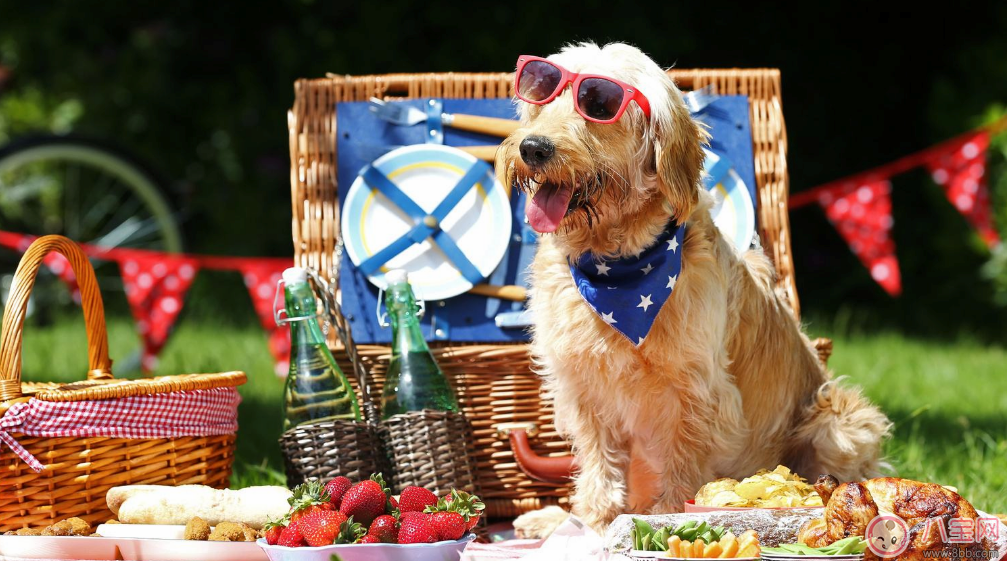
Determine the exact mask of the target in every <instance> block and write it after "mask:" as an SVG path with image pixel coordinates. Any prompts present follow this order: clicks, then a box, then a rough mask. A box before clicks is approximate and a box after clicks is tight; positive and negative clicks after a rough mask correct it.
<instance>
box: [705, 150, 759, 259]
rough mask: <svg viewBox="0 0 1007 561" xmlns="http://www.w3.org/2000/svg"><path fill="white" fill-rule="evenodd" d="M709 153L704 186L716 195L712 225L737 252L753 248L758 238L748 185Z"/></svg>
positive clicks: (725, 164) (720, 160)
mask: <svg viewBox="0 0 1007 561" xmlns="http://www.w3.org/2000/svg"><path fill="white" fill-rule="evenodd" d="M704 152H706V162H705V164H704V166H703V167H704V173H703V184H704V185H705V186H706V189H707V190H708V191H710V193H711V194H712V195H713V199H714V205H713V208H712V209H710V214H711V215H712V216H713V223H714V224H716V225H717V228H719V229H720V231H721V232H722V233H723V234H724V237H725V238H727V239H728V240H731V241H732V242H733V243H734V246H735V247H737V248H738V251H745V250H747V249H748V248H749V247H751V245H752V238H753V237H754V236H755V204H754V203H753V202H752V195H751V193H749V191H748V187H747V186H746V185H745V182H744V181H743V180H742V179H741V176H740V175H738V172H736V171H734V168H733V167H731V165H730V162H728V161H727V160H726V159H724V158H722V157H720V156H718V155H717V154H715V153H713V152H711V151H710V150H704Z"/></svg>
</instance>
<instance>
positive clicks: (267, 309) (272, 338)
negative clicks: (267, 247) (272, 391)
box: [240, 260, 292, 376]
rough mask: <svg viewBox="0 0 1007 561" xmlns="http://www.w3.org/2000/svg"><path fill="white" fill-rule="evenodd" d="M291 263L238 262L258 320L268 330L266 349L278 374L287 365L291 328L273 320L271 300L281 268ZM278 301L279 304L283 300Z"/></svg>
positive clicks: (273, 298)
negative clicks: (270, 354) (242, 263)
mask: <svg viewBox="0 0 1007 561" xmlns="http://www.w3.org/2000/svg"><path fill="white" fill-rule="evenodd" d="M291 264H292V263H291V262H286V263H283V262H276V261H275V260H274V261H263V262H249V263H247V264H244V265H241V269H240V270H241V275H242V277H243V278H244V280H245V286H246V287H247V288H248V294H249V296H251V297H252V304H253V305H254V306H255V313H256V314H258V316H259V323H261V324H262V328H263V329H265V330H266V333H268V334H269V352H270V353H272V355H273V359H274V361H275V362H274V363H273V369H274V371H275V372H276V374H277V375H278V376H280V375H282V376H286V374H287V371H288V370H289V369H290V328H289V327H287V326H286V325H277V324H276V320H275V319H274V317H273V303H274V300H275V298H276V292H277V286H278V284H279V282H280V277H281V276H282V274H283V270H284V269H286V268H287V267H289V266H291ZM279 305H280V306H282V305H283V303H282V302H281V303H280V304H279Z"/></svg>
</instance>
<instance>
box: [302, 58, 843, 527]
mask: <svg viewBox="0 0 1007 561" xmlns="http://www.w3.org/2000/svg"><path fill="white" fill-rule="evenodd" d="M669 74H670V75H671V76H672V77H673V78H674V79H675V81H676V82H677V83H678V85H679V87H680V88H682V89H683V90H691V89H698V88H701V87H704V86H713V87H714V88H715V90H716V92H717V93H719V94H722V95H746V96H748V99H749V107H750V117H751V124H752V136H753V138H752V141H753V152H754V155H755V176H756V184H757V190H758V191H757V198H758V207H759V208H758V217H759V230H760V235H761V239H762V244H763V246H764V247H765V249H766V253H767V254H768V255H769V257H770V258H771V259H772V260H773V263H774V264H775V265H776V270H777V273H778V279H777V288H778V290H780V291H781V292H782V293H783V294H784V295H785V296H786V298H787V299H788V301H789V302H790V304H791V306H792V308H793V310H794V313H795V314H799V312H800V307H799V302H798V299H797V291H796V288H795V284H794V268H793V259H792V256H791V252H790V226H789V220H788V216H787V197H788V177H787V135H786V129H785V127H784V121H783V111H782V106H781V101H780V73H779V70H776V69H729V70H686V69H675V70H671V71H669ZM512 84H513V74H512V73H505V72H494V73H431V74H389V75H374V76H334V75H330V76H328V77H326V78H320V79H310V80H308V79H304V80H298V81H297V82H296V83H295V85H294V92H295V98H294V106H293V108H292V109H291V110H290V111H289V112H288V115H287V123H288V131H289V141H290V162H291V170H290V182H291V198H292V202H293V238H294V252H295V259H296V261H297V262H299V263H300V264H301V265H303V266H306V267H312V268H314V269H316V270H319V271H331V270H333V266H334V265H335V264H336V263H337V261H338V258H339V256H338V254H337V247H338V245H339V231H340V229H339V201H338V197H337V193H338V190H337V186H336V130H335V129H336V103H338V102H343V101H366V100H367V99H369V98H371V97H378V98H383V99H401V98H424V97H435V98H501V97H510V96H511V95H512V94H513V91H512ZM332 343H333V345H334V347H336V348H337V349H336V350H337V351H339V348H341V345H340V344H339V343H338V342H337V341H335V340H334V339H333V340H332ZM815 344H816V346H817V348H818V352H819V357H820V358H821V359H822V360H823V362H824V361H825V360H827V359H828V356H829V354H830V352H831V348H832V347H831V342H829V341H828V340H825V339H820V340H818V341H816V342H815ZM432 346H433V347H434V348H433V351H434V354H435V356H436V357H437V359H438V361H439V363H440V365H441V367H442V368H443V370H444V371H445V373H446V374H447V375H448V376H449V377H450V378H452V379H453V381H454V384H455V387H456V388H457V390H458V396H459V400H460V402H461V403H462V405H463V408H464V410H465V413H466V414H467V416H468V418H469V419H470V421H471V423H472V426H473V431H474V442H475V445H476V448H477V452H476V457H475V460H476V466H477V479H478V482H479V486H480V488H481V493H482V495H481V496H482V497H483V499H484V500H485V502H486V504H487V509H488V512H489V514H490V515H491V516H494V515H495V516H513V515H517V514H521V513H523V512H526V511H528V510H532V509H536V508H540V507H542V506H545V505H548V504H557V503H559V504H563V503H565V501H566V498H567V496H568V494H569V490H570V489H569V483H568V482H567V481H565V480H564V478H563V477H550V476H548V475H547V474H541V473H539V474H536V475H537V476H538V478H533V477H531V476H529V475H528V474H527V473H525V471H524V470H523V469H522V467H525V468H529V469H528V470H529V471H534V469H532V467H533V466H540V465H543V464H546V465H548V464H550V462H549V461H548V460H555V461H554V462H552V465H553V466H554V467H556V466H557V465H558V468H559V469H557V470H556V471H557V472H563V471H564V470H566V471H568V470H569V467H570V458H569V448H568V446H567V444H566V443H565V442H564V441H563V440H562V439H561V438H559V436H558V435H557V433H556V431H555V429H554V427H553V413H552V411H553V409H552V405H551V404H550V403H549V401H548V400H545V399H543V398H542V396H541V395H540V382H539V379H538V377H537V376H536V375H535V374H534V373H533V372H532V371H531V368H530V361H529V357H528V349H527V346H526V345H524V344H514V343H503V344H465V343H464V342H451V343H449V344H435V345H432ZM355 355H357V356H359V357H360V359H361V360H362V361H364V363H365V364H366V366H367V368H368V369H369V371H370V373H371V374H372V375H373V377H374V380H375V383H374V384H373V386H372V387H371V391H372V392H375V394H374V396H375V397H376V396H377V395H379V393H380V391H381V382H382V380H383V373H384V371H385V368H386V366H387V363H388V360H389V358H390V351H389V349H388V347H385V346H379V345H359V346H358V347H357V348H356V349H355ZM340 356H341V357H342V358H343V360H347V361H348V360H349V359H348V356H347V355H346V354H345V351H343V352H341V353H340V352H337V357H340ZM515 434H517V435H519V436H520V438H516V439H514V441H515V443H516V444H520V446H518V449H519V450H522V451H523V453H524V454H525V455H526V456H527V457H525V458H524V459H522V458H520V457H518V456H516V455H515V452H514V450H512V447H511V442H510V440H509V439H508V436H511V437H513V436H514V435H515ZM529 435H530V436H532V437H533V438H531V439H528V438H527V437H528V436H529ZM543 456H544V457H545V458H542V457H543ZM529 458H534V459H535V460H536V461H528V459H529ZM543 459H545V460H546V461H545V462H542V461H539V460H543ZM543 479H545V480H547V481H543Z"/></svg>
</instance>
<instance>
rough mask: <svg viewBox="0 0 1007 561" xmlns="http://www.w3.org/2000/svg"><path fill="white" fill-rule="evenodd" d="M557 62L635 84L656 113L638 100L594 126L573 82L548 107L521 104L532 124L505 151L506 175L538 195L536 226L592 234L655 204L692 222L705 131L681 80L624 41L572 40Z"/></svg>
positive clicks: (533, 200)
mask: <svg viewBox="0 0 1007 561" xmlns="http://www.w3.org/2000/svg"><path fill="white" fill-rule="evenodd" d="M549 60H551V61H554V62H556V63H557V64H559V65H560V66H562V67H564V68H566V69H568V70H570V71H571V72H576V73H591V74H600V75H604V76H610V77H612V78H615V79H618V80H621V81H623V82H626V83H628V84H631V85H632V86H634V87H636V88H638V89H639V91H640V92H641V93H643V94H644V95H645V96H647V98H648V100H649V101H650V106H651V116H650V118H649V119H648V118H647V117H646V116H645V115H644V113H643V111H642V110H641V109H640V108H639V107H638V106H637V105H636V103H635V102H631V103H630V106H629V107H628V108H627V110H626V112H625V113H624V114H623V116H622V117H621V118H620V119H619V120H618V121H616V122H615V123H611V124H599V123H594V122H589V121H587V120H585V119H584V118H583V117H582V116H581V115H580V114H579V113H577V111H576V110H575V108H574V93H572V92H571V89H572V88H571V87H569V86H567V87H566V89H565V90H564V91H563V92H562V93H561V94H560V95H559V96H558V97H557V98H556V99H554V100H553V101H551V102H550V103H548V104H546V105H534V104H530V103H526V102H523V101H518V103H519V110H520V113H521V123H522V127H521V128H520V129H518V130H517V131H516V132H515V133H513V134H512V135H511V136H509V137H508V138H507V139H506V140H505V141H504V142H503V144H502V145H501V147H500V150H499V151H498V152H497V173H498V175H499V176H500V178H501V181H506V182H508V184H510V185H512V186H514V187H516V188H520V189H522V190H524V191H525V192H526V193H528V195H529V202H528V206H527V209H526V214H527V218H528V222H529V224H530V225H531V226H532V228H534V229H535V230H536V231H538V232H541V233H557V234H558V235H560V236H564V237H566V238H578V239H582V240H584V239H587V238H588V237H589V235H590V234H589V233H590V232H592V231H593V232H594V233H597V234H600V235H604V232H605V231H606V230H607V229H608V228H610V227H612V226H614V225H617V224H621V223H624V222H625V221H626V220H627V219H630V218H631V217H633V215H635V214H637V213H639V212H640V211H641V210H642V209H644V208H645V207H647V208H653V207H651V206H650V205H655V204H662V205H666V207H667V209H668V212H669V213H670V214H672V215H674V216H675V217H676V218H677V219H678V220H679V221H680V222H681V221H684V220H686V219H687V218H688V217H689V215H690V214H691V213H692V210H693V207H694V206H695V205H696V203H697V202H698V197H699V178H700V173H701V172H702V168H703V158H704V156H703V151H702V143H703V141H704V138H705V136H704V135H705V133H704V132H703V131H702V130H701V129H700V128H699V126H698V125H697V124H696V122H695V121H693V119H692V118H691V116H690V114H689V111H688V109H687V108H686V106H685V104H684V103H683V101H682V96H681V94H680V92H679V91H678V89H677V88H676V87H675V84H674V82H673V81H672V80H671V78H670V77H669V76H668V75H667V74H666V73H665V72H664V71H663V70H662V69H661V68H660V67H659V66H658V65H657V64H656V63H655V62H654V61H653V60H651V59H650V58H648V57H647V56H646V55H645V54H643V53H642V52H641V51H640V50H638V49H636V48H635V47H631V46H628V45H624V44H618V43H616V44H610V45H606V46H605V47H604V48H599V47H597V46H596V45H593V44H589V43H585V44H580V45H576V46H569V47H567V48H565V49H563V50H562V51H561V52H560V53H558V54H556V55H553V56H551V57H549Z"/></svg>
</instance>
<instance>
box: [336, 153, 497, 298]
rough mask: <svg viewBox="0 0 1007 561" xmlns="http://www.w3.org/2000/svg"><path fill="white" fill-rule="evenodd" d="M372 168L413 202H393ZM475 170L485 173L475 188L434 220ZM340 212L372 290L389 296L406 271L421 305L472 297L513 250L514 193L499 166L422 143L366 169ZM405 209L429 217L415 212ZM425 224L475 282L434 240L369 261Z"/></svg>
mask: <svg viewBox="0 0 1007 561" xmlns="http://www.w3.org/2000/svg"><path fill="white" fill-rule="evenodd" d="M474 166H477V167H474ZM369 168H374V171H377V172H380V174H381V175H383V176H384V177H385V178H387V179H388V180H389V181H390V182H391V183H392V184H393V185H394V187H395V188H397V189H398V190H399V191H400V192H401V193H402V194H403V195H405V196H406V197H408V199H409V200H410V201H411V203H410V202H409V201H405V202H406V203H407V204H405V205H400V204H397V203H396V202H393V201H392V199H391V198H389V197H388V196H386V195H385V193H384V192H383V191H382V190H381V188H380V187H381V186H380V185H378V184H377V183H378V181H376V180H375V179H376V176H375V175H373V171H369ZM470 169H472V170H478V171H475V172H474V173H480V175H479V176H478V178H477V179H476V181H475V183H474V185H473V186H472V188H470V189H468V190H467V191H466V192H465V193H464V195H462V196H461V197H460V199H459V200H458V203H457V204H456V205H454V207H453V208H451V209H450V210H449V211H447V212H446V214H444V216H442V217H441V218H440V219H439V220H433V221H431V220H429V218H428V216H429V215H431V214H432V213H433V212H434V211H435V209H436V208H437V207H438V205H439V204H441V202H442V201H444V199H445V198H446V197H447V196H448V195H449V193H451V192H452V190H453V189H454V188H455V186H456V185H457V184H458V183H459V180H461V179H462V178H463V177H464V176H466V174H468V173H469V172H470ZM482 170H485V173H481V172H482ZM341 206H342V209H343V210H342V219H341V221H340V222H341V234H342V239H343V244H344V247H345V250H346V253H347V255H348V256H349V258H350V260H351V261H352V262H353V264H354V265H356V266H357V267H358V268H361V269H365V270H364V273H365V274H367V277H368V279H369V280H370V281H371V283H373V284H374V285H375V286H377V287H378V288H382V289H384V288H385V287H386V286H387V282H386V281H385V278H384V276H385V273H386V272H388V271H390V270H392V269H404V270H405V271H407V272H408V273H409V283H410V284H411V285H412V288H413V292H414V293H415V294H416V297H417V298H418V299H420V300H443V299H445V298H451V297H452V296H457V295H459V294H462V293H464V292H467V291H468V290H470V289H471V288H472V286H473V285H474V284H475V282H478V281H479V280H481V279H485V278H486V277H488V276H489V275H490V274H491V273H492V272H493V270H494V269H495V268H496V267H497V266H498V265H499V264H500V261H501V259H502V258H503V256H504V253H505V252H506V251H507V247H508V244H509V243H510V234H511V227H512V224H511V223H512V222H513V218H512V212H511V206H510V199H509V193H508V192H507V190H506V189H504V187H503V185H501V184H500V182H499V181H497V179H496V176H495V175H494V173H493V169H492V167H490V166H488V165H486V163H485V162H483V161H481V160H478V159H477V158H475V157H474V156H472V155H470V154H467V153H465V152H462V151H461V150H458V149H456V148H451V147H449V146H442V145H438V144H416V145H413V146H405V147H402V148H398V149H395V150H392V151H391V152H389V153H387V154H385V155H383V156H381V157H380V158H378V159H377V160H374V162H372V163H371V164H370V165H369V166H367V167H365V168H364V169H363V170H361V172H360V174H358V175H357V178H356V180H355V181H354V182H353V185H351V186H350V188H349V190H348V191H347V193H346V200H345V201H343V202H342V205H341ZM403 206H406V207H411V209H412V210H414V211H422V212H413V213H410V212H409V210H410V209H409V208H405V209H404V208H403ZM423 214H425V215H427V216H423ZM424 221H426V222H425V223H427V224H436V225H437V226H439V228H440V230H441V231H443V232H444V233H445V234H446V235H447V236H449V238H450V240H449V241H451V242H453V243H454V245H456V246H457V248H458V250H459V251H460V253H461V254H462V255H463V256H464V258H465V259H466V260H467V261H468V262H469V263H471V265H472V267H473V268H474V270H472V269H469V273H468V275H467V277H468V278H466V275H465V274H463V273H462V270H461V268H460V267H459V266H458V264H456V263H455V262H454V261H453V260H452V259H451V258H449V256H448V253H445V250H444V249H443V248H442V247H441V245H440V244H438V243H437V242H435V241H434V239H433V238H432V237H429V236H428V237H426V238H424V239H421V240H420V241H419V242H414V241H411V242H410V243H409V244H408V245H407V246H406V247H405V249H403V250H402V251H401V252H398V253H397V254H395V255H394V256H392V257H391V258H389V259H387V260H383V259H378V258H376V259H374V260H370V259H371V258H372V257H374V256H375V255H376V254H379V252H381V251H382V250H384V249H386V248H387V247H389V246H390V245H392V244H393V243H396V242H397V241H399V240H401V239H402V238H403V237H404V236H406V235H407V234H408V233H409V232H410V231H411V230H413V229H414V228H415V227H416V226H417V224H419V223H421V222H424ZM369 260H370V261H369ZM380 261H384V262H383V263H381V262H380ZM362 264H363V265H364V267H361V265H362ZM474 281H475V282H474Z"/></svg>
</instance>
